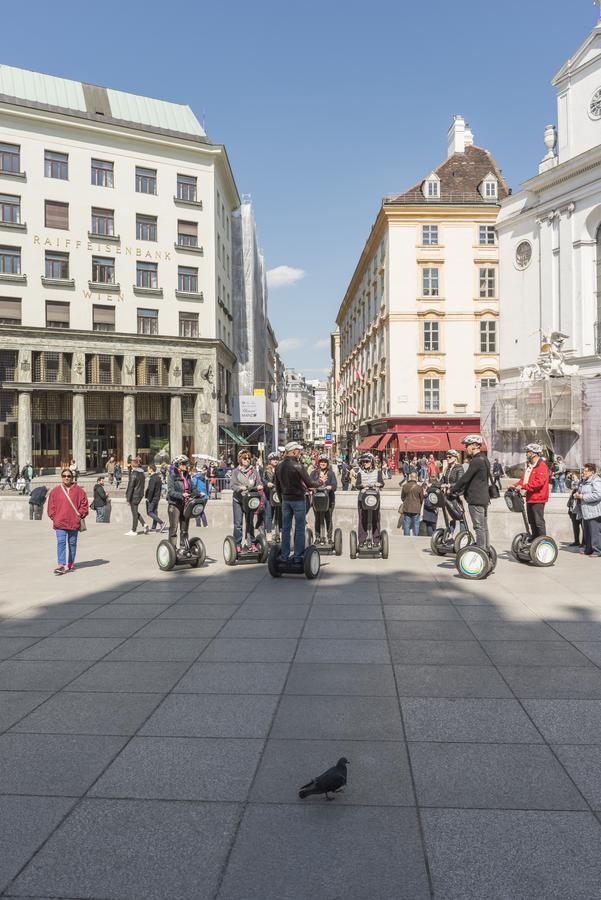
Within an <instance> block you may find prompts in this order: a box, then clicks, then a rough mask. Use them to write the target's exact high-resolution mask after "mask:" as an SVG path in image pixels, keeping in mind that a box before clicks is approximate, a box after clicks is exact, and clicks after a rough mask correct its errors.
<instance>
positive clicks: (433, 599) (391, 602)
mask: <svg viewBox="0 0 601 900" xmlns="http://www.w3.org/2000/svg"><path fill="white" fill-rule="evenodd" d="M382 603H383V604H384V605H385V606H450V605H451V601H450V600H449V599H447V598H446V597H445V596H444V594H443V593H442V592H441V591H438V592H434V591H432V592H428V593H426V592H423V593H419V594H418V593H413V594H399V593H394V594H386V593H383V594H382Z"/></svg>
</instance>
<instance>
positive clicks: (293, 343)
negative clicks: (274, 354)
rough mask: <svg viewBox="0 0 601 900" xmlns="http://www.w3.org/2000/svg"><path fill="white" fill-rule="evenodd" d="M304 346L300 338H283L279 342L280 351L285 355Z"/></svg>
mask: <svg viewBox="0 0 601 900" xmlns="http://www.w3.org/2000/svg"><path fill="white" fill-rule="evenodd" d="M302 346H303V341H301V339H300V338H283V339H282V340H281V341H278V350H281V351H282V353H285V352H286V350H298V349H299V347H302Z"/></svg>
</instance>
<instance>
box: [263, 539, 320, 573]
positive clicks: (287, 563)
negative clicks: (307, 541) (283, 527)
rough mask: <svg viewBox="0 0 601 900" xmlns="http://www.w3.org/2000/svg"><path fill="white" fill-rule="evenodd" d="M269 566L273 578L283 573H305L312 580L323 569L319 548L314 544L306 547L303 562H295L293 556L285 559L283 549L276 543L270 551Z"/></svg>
mask: <svg viewBox="0 0 601 900" xmlns="http://www.w3.org/2000/svg"><path fill="white" fill-rule="evenodd" d="M267 568H268V570H269V574H270V575H271V577H272V578H281V576H282V575H304V576H305V578H308V579H309V581H312V580H313V579H314V578H317V576H318V575H319V570H320V569H321V558H320V556H319V550H318V549H317V547H315V546H313V545H311V546H309V547H306V548H305V550H304V551H303V559H302V562H298V563H295V562H294V561H293V559H292V558H290V559H287V560H283V559H282V549H281V547H280V546H278V545H277V544H276V545H274V546H273V547H272V548H271V550H270V551H269V556H268V558H267Z"/></svg>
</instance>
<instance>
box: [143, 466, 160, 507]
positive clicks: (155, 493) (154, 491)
mask: <svg viewBox="0 0 601 900" xmlns="http://www.w3.org/2000/svg"><path fill="white" fill-rule="evenodd" d="M162 484H163V479H162V478H161V476H160V475H159V474H158V472H155V473H154V474H153V475H151V476H150V478H149V479H148V485H147V487H146V494H145V497H146V499H147V500H148V503H149V504H150V503H158V501H159V500H160V499H161V486H162Z"/></svg>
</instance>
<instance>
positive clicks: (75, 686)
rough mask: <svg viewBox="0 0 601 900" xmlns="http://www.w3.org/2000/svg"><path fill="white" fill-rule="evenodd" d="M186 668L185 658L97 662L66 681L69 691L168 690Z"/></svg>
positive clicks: (150, 691) (151, 691)
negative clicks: (68, 682)
mask: <svg viewBox="0 0 601 900" xmlns="http://www.w3.org/2000/svg"><path fill="white" fill-rule="evenodd" d="M187 668H188V662H185V661H183V662H182V661H180V662H164V661H162V662H160V663H159V662H156V661H155V662H149V661H143V662H139V661H133V662H132V661H129V660H128V661H121V662H119V661H116V660H114V661H113V662H98V663H95V664H94V665H93V666H92V667H91V668H89V669H88V670H87V671H86V672H84V673H83V675H81V676H80V677H79V678H76V679H75V681H72V682H71V684H70V685H69V690H70V691H124V692H128V691H134V692H135V691H140V692H147V693H154V692H156V693H160V692H161V691H168V690H170V689H171V688H172V687H173V685H174V684H175V683H176V682H177V681H179V679H180V678H181V676H182V675H183V674H184V672H185V671H186V669H187Z"/></svg>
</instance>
